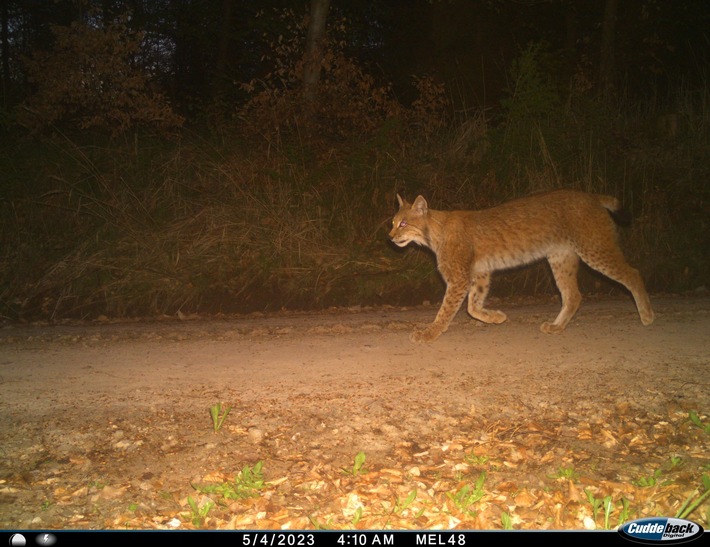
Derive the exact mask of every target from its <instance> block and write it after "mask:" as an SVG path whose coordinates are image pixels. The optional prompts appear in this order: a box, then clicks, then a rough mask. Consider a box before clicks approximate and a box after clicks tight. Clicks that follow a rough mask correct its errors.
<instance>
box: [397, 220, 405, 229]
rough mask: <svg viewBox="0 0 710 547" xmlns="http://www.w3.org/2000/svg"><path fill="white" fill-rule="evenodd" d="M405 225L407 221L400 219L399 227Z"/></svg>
mask: <svg viewBox="0 0 710 547" xmlns="http://www.w3.org/2000/svg"><path fill="white" fill-rule="evenodd" d="M406 225H407V221H406V220H402V221H400V223H399V227H400V228H404V227H405V226H406Z"/></svg>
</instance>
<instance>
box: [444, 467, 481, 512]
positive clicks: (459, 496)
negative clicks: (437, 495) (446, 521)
mask: <svg viewBox="0 0 710 547" xmlns="http://www.w3.org/2000/svg"><path fill="white" fill-rule="evenodd" d="M485 482H486V473H485V472H484V473H481V474H480V475H479V476H478V479H477V480H476V484H475V485H471V484H465V485H464V486H462V487H461V489H460V490H458V491H457V492H447V493H446V495H447V496H448V497H449V499H450V500H451V501H453V502H454V505H456V507H458V508H459V510H461V511H462V512H464V513H466V514H469V515H475V514H476V511H473V510H471V509H470V507H471V505H473V504H474V503H476V502H478V501H480V500H481V498H483V496H484V495H485V491H484V490H483V485H484V483H485Z"/></svg>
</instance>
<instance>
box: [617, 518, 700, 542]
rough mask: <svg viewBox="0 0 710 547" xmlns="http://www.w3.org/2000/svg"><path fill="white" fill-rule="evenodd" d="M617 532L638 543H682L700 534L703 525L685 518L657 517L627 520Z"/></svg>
mask: <svg viewBox="0 0 710 547" xmlns="http://www.w3.org/2000/svg"><path fill="white" fill-rule="evenodd" d="M619 533H620V534H621V535H622V536H623V537H624V538H626V539H629V540H631V541H636V542H638V543H683V542H684V541H692V540H694V539H697V538H699V537H700V536H702V535H703V527H702V526H700V525H699V524H696V523H694V522H692V521H689V520H685V519H675V518H665V517H657V518H648V519H639V520H632V521H631V522H627V523H626V524H624V525H623V526H622V527H621V528H619Z"/></svg>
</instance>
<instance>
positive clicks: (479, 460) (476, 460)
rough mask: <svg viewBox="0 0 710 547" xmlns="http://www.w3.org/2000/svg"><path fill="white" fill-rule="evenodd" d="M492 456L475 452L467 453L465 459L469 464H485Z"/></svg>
mask: <svg viewBox="0 0 710 547" xmlns="http://www.w3.org/2000/svg"><path fill="white" fill-rule="evenodd" d="M489 459H490V458H489V457H488V456H476V455H475V454H474V453H473V452H470V453H468V454H466V455H465V456H464V457H463V461H464V462H466V463H467V464H468V465H485V464H486V463H488V460H489Z"/></svg>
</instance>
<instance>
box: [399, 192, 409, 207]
mask: <svg viewBox="0 0 710 547" xmlns="http://www.w3.org/2000/svg"><path fill="white" fill-rule="evenodd" d="M397 202H398V203H399V208H400V209H401V208H402V207H404V204H405V203H407V200H406V199H402V196H400V195H399V194H397Z"/></svg>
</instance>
